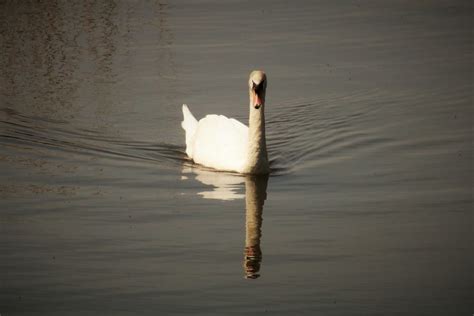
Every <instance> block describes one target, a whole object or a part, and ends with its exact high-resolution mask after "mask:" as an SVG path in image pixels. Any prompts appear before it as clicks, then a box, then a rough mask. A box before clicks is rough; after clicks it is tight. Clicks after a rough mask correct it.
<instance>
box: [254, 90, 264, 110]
mask: <svg viewBox="0 0 474 316" xmlns="http://www.w3.org/2000/svg"><path fill="white" fill-rule="evenodd" d="M262 104H263V102H262V98H260V96H259V95H258V94H257V93H255V98H254V99H253V107H254V108H256V109H259V108H260V107H261V106H262Z"/></svg>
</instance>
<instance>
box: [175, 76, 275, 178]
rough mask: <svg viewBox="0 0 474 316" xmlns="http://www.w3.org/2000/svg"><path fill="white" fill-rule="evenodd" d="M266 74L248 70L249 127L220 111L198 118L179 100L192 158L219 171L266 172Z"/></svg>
mask: <svg viewBox="0 0 474 316" xmlns="http://www.w3.org/2000/svg"><path fill="white" fill-rule="evenodd" d="M266 87H267V77H266V75H265V73H264V72H263V71H259V70H255V71H252V73H251V74H250V78H249V96H250V115H249V127H247V126H245V125H244V124H242V123H240V122H239V121H237V120H235V119H229V118H227V117H225V116H223V115H215V114H210V115H207V116H206V117H204V118H203V119H201V120H200V121H199V122H198V121H197V120H196V118H195V117H194V116H193V115H192V114H191V112H190V111H189V109H188V107H187V106H186V104H183V116H184V120H183V122H182V123H181V126H182V127H183V129H184V130H185V132H186V154H187V155H188V156H189V158H191V159H193V160H194V162H196V163H198V164H201V165H204V166H206V167H210V168H214V169H217V170H223V171H234V172H238V173H245V174H268V173H269V172H270V167H269V164H268V155H267V145H266V140H265V113H264V110H265V91H266Z"/></svg>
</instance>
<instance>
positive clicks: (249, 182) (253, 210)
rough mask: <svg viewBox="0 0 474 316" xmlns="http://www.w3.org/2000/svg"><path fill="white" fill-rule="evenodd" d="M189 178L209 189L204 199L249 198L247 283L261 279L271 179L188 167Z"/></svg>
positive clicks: (202, 195)
mask: <svg viewBox="0 0 474 316" xmlns="http://www.w3.org/2000/svg"><path fill="white" fill-rule="evenodd" d="M189 175H194V176H195V179H196V180H197V181H199V182H200V183H202V184H204V185H206V186H208V190H206V191H202V192H199V193H198V195H200V196H201V197H202V198H204V199H214V200H222V201H231V200H237V199H243V198H244V197H245V247H244V261H243V268H244V274H245V278H247V279H256V278H258V277H260V273H259V271H260V264H261V261H262V249H261V247H260V239H261V237H262V221H263V205H264V203H265V200H266V199H267V185H268V179H269V176H268V175H260V176H255V175H246V176H243V175H238V174H232V173H226V172H215V171H210V170H206V169H204V168H202V167H201V166H194V167H193V166H191V165H184V166H183V176H182V178H181V179H182V180H188V179H189V177H188V176H189ZM243 190H245V194H244V193H243V192H242V191H243Z"/></svg>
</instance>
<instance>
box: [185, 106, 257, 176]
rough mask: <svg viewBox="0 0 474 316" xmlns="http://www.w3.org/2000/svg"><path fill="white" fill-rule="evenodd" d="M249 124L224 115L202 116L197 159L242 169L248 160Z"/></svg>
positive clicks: (195, 147) (196, 141) (196, 142)
mask: <svg viewBox="0 0 474 316" xmlns="http://www.w3.org/2000/svg"><path fill="white" fill-rule="evenodd" d="M247 140H248V127H247V126H245V125H244V124H242V123H240V122H239V121H237V120H235V119H230V118H227V117H225V116H223V115H214V114H211V115H207V116H206V117H204V118H203V119H201V120H200V121H199V122H198V124H197V128H196V132H195V134H194V139H193V148H192V153H193V157H192V158H193V160H194V161H195V162H196V163H199V164H202V165H204V166H207V167H211V168H215V169H219V170H226V171H236V172H240V171H241V170H242V168H243V167H244V165H245V162H246V157H247V155H246V153H247Z"/></svg>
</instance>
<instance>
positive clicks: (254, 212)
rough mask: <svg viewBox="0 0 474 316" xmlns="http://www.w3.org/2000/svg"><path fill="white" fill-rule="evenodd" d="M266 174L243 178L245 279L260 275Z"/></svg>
mask: <svg viewBox="0 0 474 316" xmlns="http://www.w3.org/2000/svg"><path fill="white" fill-rule="evenodd" d="M267 183H268V175H264V176H247V177H246V178H245V210H246V212H245V248H244V263H243V265H244V273H245V278H247V279H256V278H258V277H260V274H259V271H260V264H261V262H262V249H261V248H260V239H261V237H262V220H263V219H262V214H263V204H264V203H265V200H266V198H267Z"/></svg>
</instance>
